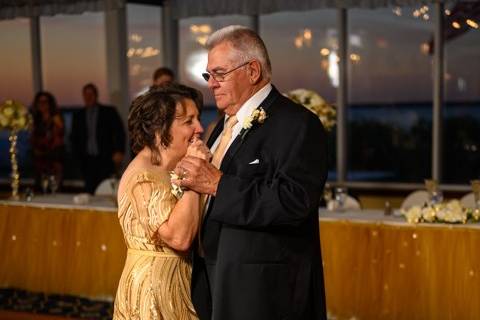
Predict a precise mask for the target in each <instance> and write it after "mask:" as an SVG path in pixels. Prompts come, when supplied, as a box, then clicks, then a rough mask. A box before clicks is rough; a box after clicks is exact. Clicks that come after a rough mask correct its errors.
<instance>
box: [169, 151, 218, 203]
mask: <svg viewBox="0 0 480 320" xmlns="http://www.w3.org/2000/svg"><path fill="white" fill-rule="evenodd" d="M174 171H175V173H176V174H177V175H178V176H179V177H181V179H179V180H172V182H173V183H175V184H176V185H179V186H180V187H183V188H187V189H191V190H193V191H196V192H198V193H203V194H210V195H216V193H217V187H218V183H219V182H220V178H221V177H222V172H221V171H220V170H218V169H217V168H216V167H215V166H214V165H212V164H211V163H210V162H207V161H205V160H204V159H200V158H197V157H192V156H186V157H185V158H183V159H182V160H181V161H180V162H178V164H177V166H176V168H175V170H174Z"/></svg>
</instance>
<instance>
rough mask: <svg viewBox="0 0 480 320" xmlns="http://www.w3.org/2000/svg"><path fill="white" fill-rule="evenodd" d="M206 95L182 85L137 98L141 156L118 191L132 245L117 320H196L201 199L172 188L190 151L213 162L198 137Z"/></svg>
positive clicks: (135, 131) (133, 119) (133, 125)
mask: <svg viewBox="0 0 480 320" xmlns="http://www.w3.org/2000/svg"><path fill="white" fill-rule="evenodd" d="M201 101H202V100H201V94H200V93H199V92H198V91H196V90H194V89H192V88H189V87H186V86H182V85H169V86H166V87H162V88H155V89H152V90H151V91H149V92H147V93H146V94H144V95H142V96H140V97H138V98H136V99H135V100H134V101H133V103H132V106H131V109H130V115H129V117H128V130H129V134H130V139H131V142H132V149H133V151H134V152H135V153H136V156H135V158H134V159H133V160H132V162H131V163H130V164H129V166H128V167H127V169H126V170H125V172H124V174H123V176H122V178H121V180H120V185H119V190H118V204H119V209H118V217H119V220H120V224H121V226H122V229H123V233H124V237H125V242H126V244H127V247H128V253H127V259H126V262H125V267H124V270H123V273H122V276H121V279H120V283H119V286H118V291H117V296H116V299H115V310H114V316H113V318H114V319H142V320H148V319H197V315H196V313H195V310H194V308H193V305H192V302H191V299H190V280H191V262H190V256H189V248H190V246H191V244H192V241H193V239H194V238H195V235H196V232H197V229H198V224H199V220H200V208H199V206H200V196H199V194H197V193H195V192H193V191H189V190H185V191H182V190H179V189H176V188H174V187H172V184H171V173H170V172H172V171H173V169H174V168H175V166H176V164H177V162H178V161H179V160H180V159H181V158H183V157H184V156H185V155H186V154H189V155H193V156H196V157H200V158H203V159H207V160H208V159H209V157H210V152H209V150H208V148H206V146H205V145H204V144H203V142H202V141H201V140H199V139H198V138H199V136H200V134H201V133H202V132H203V129H202V126H201V125H200V121H199V111H200V107H201V103H202V102H201Z"/></svg>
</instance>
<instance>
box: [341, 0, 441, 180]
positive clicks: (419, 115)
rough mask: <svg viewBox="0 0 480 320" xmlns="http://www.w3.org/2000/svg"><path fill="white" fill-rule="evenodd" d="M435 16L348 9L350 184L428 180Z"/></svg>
mask: <svg viewBox="0 0 480 320" xmlns="http://www.w3.org/2000/svg"><path fill="white" fill-rule="evenodd" d="M432 15H433V12H432V10H431V9H429V8H428V7H421V8H411V7H404V8H389V9H379V10H363V9H356V10H349V11H348V17H349V19H348V26H349V29H348V32H349V36H348V42H349V51H348V58H349V62H348V66H349V87H348V91H349V106H348V122H347V132H348V133H347V135H348V160H347V161H348V164H347V169H348V170H347V171H348V180H351V181H352V180H353V181H355V180H360V181H395V182H421V181H423V179H425V178H428V177H430V176H431V142H432V140H431V126H432V123H431V121H432V56H431V55H430V54H429V53H428V42H429V41H430V40H431V38H432V34H433V23H432V22H431V21H432V18H434V17H432Z"/></svg>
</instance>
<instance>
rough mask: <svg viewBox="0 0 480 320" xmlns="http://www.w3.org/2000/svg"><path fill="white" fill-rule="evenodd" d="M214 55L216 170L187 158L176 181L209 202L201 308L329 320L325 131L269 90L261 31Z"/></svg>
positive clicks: (210, 312) (199, 258)
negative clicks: (323, 241) (218, 115)
mask: <svg viewBox="0 0 480 320" xmlns="http://www.w3.org/2000/svg"><path fill="white" fill-rule="evenodd" d="M207 48H208V49H209V53H208V65H207V72H206V73H205V74H203V77H204V78H205V79H206V80H207V81H208V86H209V88H210V89H211V90H212V91H213V94H214V96H215V100H216V103H217V106H218V108H219V109H220V110H222V111H224V112H225V114H226V116H225V118H224V119H222V120H220V122H219V124H218V125H217V127H216V128H215V129H214V131H213V133H212V136H211V137H210V139H209V141H208V145H209V147H210V148H211V150H212V152H213V159H212V163H209V162H206V161H204V160H201V159H198V158H194V157H185V158H184V159H183V160H182V161H181V162H180V163H179V164H178V165H177V168H176V169H175V170H176V172H177V174H179V175H180V176H181V177H182V179H181V180H177V181H175V182H176V183H178V184H180V185H181V186H183V187H185V188H191V189H193V190H195V191H197V192H200V193H203V194H206V195H208V197H207V200H206V209H205V212H204V218H203V225H202V228H201V230H200V232H199V236H198V238H199V250H198V252H197V253H196V254H195V256H194V265H193V276H192V299H193V302H194V305H195V308H196V310H197V312H198V314H199V316H200V318H201V319H202V320H207V319H208V320H210V319H213V320H225V319H228V320H237V319H238V320H245V319H248V320H269V319H271V320H279V319H292V320H312V319H326V305H325V292H324V281H323V270H322V260H321V252H320V237H319V222H318V204H319V199H320V195H321V193H322V189H323V186H324V183H325V180H326V175H327V165H326V161H327V155H326V134H325V131H324V129H323V127H322V125H321V123H320V121H319V119H318V118H317V117H316V116H315V115H314V114H313V113H311V112H310V111H308V110H307V109H306V108H304V107H302V106H300V105H297V104H295V103H293V102H292V101H291V100H289V99H287V98H286V97H284V96H283V95H281V94H280V93H279V92H278V91H277V89H275V87H273V86H272V85H271V83H270V79H271V66H270V61H269V57H268V53H267V50H266V48H265V45H264V43H263V41H262V40H261V39H260V37H259V36H258V35H257V34H256V33H255V32H253V31H252V30H250V29H247V28H245V27H241V26H229V27H226V28H223V29H221V30H218V31H216V32H215V33H213V34H212V35H211V36H210V38H209V40H208V42H207ZM225 150H226V151H225Z"/></svg>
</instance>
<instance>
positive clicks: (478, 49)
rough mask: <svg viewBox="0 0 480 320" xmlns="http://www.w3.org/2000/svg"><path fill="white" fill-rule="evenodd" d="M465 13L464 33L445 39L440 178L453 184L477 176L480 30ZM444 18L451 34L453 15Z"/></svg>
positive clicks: (479, 172) (479, 163) (479, 173)
mask: <svg viewBox="0 0 480 320" xmlns="http://www.w3.org/2000/svg"><path fill="white" fill-rule="evenodd" d="M452 12H457V13H458V11H457V10H452ZM464 13H465V15H464V16H463V17H462V18H463V19H458V21H459V22H458V23H461V24H463V26H462V28H464V29H463V30H464V31H465V32H459V33H458V35H457V36H454V37H448V38H447V39H446V40H445V41H446V43H445V59H446V63H445V65H446V66H445V101H446V104H445V105H446V109H445V112H444V128H443V151H444V152H443V180H444V181H445V182H447V183H455V184H469V182H470V180H472V179H478V178H479V177H480V31H479V30H478V24H476V22H475V21H474V20H475V19H474V18H473V17H472V18H470V16H471V14H472V13H473V12H469V11H467V12H464ZM446 18H447V19H446V24H445V28H447V32H446V33H447V34H452V33H453V31H455V30H456V29H455V27H454V26H453V25H452V24H453V20H456V18H455V19H449V17H448V16H447V17H446ZM467 19H471V20H470V22H469V23H470V25H469V24H468V21H467Z"/></svg>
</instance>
